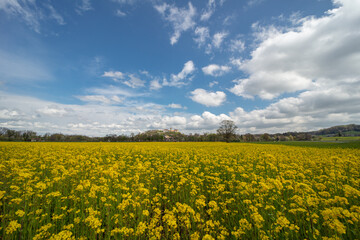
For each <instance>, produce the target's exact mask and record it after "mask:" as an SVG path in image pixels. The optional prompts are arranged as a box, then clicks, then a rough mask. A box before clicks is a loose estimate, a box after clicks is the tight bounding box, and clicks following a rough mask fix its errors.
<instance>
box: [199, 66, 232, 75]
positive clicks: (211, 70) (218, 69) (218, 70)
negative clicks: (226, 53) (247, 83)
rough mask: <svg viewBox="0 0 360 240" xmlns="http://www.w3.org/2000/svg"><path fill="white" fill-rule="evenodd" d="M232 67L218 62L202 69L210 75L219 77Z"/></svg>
mask: <svg viewBox="0 0 360 240" xmlns="http://www.w3.org/2000/svg"><path fill="white" fill-rule="evenodd" d="M230 70H231V68H230V67H229V66H220V65H216V64H210V65H208V66H205V67H203V68H202V71H203V72H204V74H206V75H210V76H213V77H219V76H222V75H224V74H225V73H227V72H229V71H230Z"/></svg>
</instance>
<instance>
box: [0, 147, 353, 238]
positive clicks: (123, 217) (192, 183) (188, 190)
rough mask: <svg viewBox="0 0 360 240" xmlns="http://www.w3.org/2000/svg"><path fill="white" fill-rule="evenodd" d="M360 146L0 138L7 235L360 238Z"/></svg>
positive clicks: (0, 192)
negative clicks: (40, 141) (5, 140)
mask: <svg viewBox="0 0 360 240" xmlns="http://www.w3.org/2000/svg"><path fill="white" fill-rule="evenodd" d="M359 160H360V149H356V148H345V147H344V148H336V147H332V145H329V146H327V147H322V148H319V147H316V146H315V147H299V146H286V145H276V144H247V143H230V144H225V143H6V142H5V143H0V215H1V216H0V221H1V222H0V238H2V239H20V238H21V239H49V238H50V239H305V238H306V239H355V238H356V237H359V236H360V161H359Z"/></svg>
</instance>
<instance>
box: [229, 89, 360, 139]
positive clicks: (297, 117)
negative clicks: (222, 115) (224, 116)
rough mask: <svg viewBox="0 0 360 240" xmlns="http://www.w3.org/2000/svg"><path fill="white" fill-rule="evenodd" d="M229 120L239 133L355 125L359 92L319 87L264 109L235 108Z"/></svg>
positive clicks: (359, 103) (359, 115)
mask: <svg viewBox="0 0 360 240" xmlns="http://www.w3.org/2000/svg"><path fill="white" fill-rule="evenodd" d="M230 116H231V118H232V119H233V120H234V121H235V122H236V123H237V124H238V126H239V127H241V128H242V129H243V130H242V131H243V132H245V131H249V129H250V128H252V131H253V132H257V133H261V132H271V133H276V132H286V131H309V130H315V129H319V128H324V127H331V126H334V125H340V124H349V123H359V120H358V119H357V118H359V117H360V89H359V88H351V87H337V88H331V89H326V90H324V89H323V88H322V87H317V88H316V89H313V90H310V91H306V92H303V93H301V94H299V96H298V97H289V98H283V99H280V100H279V101H277V102H275V103H273V104H271V105H269V106H268V107H266V108H264V109H258V110H253V111H250V112H246V111H244V109H242V108H240V107H239V108H237V109H235V110H234V111H233V112H232V113H230Z"/></svg>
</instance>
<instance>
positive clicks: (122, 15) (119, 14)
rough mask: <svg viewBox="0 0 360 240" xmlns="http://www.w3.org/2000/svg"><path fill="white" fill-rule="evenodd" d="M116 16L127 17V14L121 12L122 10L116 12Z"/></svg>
mask: <svg viewBox="0 0 360 240" xmlns="http://www.w3.org/2000/svg"><path fill="white" fill-rule="evenodd" d="M116 16H118V17H125V16H126V13H124V12H123V11H121V10H120V9H117V10H116Z"/></svg>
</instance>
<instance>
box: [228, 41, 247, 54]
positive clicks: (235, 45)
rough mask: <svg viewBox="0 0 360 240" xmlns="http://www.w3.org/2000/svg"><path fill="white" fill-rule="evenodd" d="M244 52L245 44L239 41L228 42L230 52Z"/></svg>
mask: <svg viewBox="0 0 360 240" xmlns="http://www.w3.org/2000/svg"><path fill="white" fill-rule="evenodd" d="M244 50H245V42H244V41H242V40H241V39H232V40H231V41H230V51H231V52H237V53H240V52H242V51H244Z"/></svg>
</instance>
